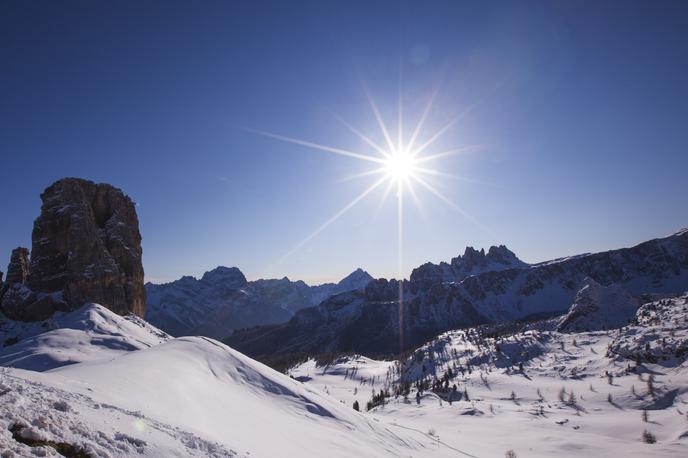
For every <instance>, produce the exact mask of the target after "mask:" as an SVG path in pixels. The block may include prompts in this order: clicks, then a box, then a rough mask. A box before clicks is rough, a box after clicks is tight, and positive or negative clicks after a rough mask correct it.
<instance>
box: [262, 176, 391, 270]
mask: <svg viewBox="0 0 688 458" xmlns="http://www.w3.org/2000/svg"><path fill="white" fill-rule="evenodd" d="M386 179H387V178H386V177H384V176H383V177H382V178H380V179H379V180H377V181H376V182H375V183H373V184H372V185H370V186H369V187H368V188H367V189H366V190H365V191H363V192H362V193H360V194H359V195H358V196H356V197H355V198H354V199H353V200H352V201H351V202H349V203H348V204H346V205H345V206H344V207H342V208H341V209H340V210H339V211H338V212H337V213H335V214H334V215H332V216H331V217H330V219H328V220H327V221H325V222H324V223H323V224H321V225H320V226H318V228H317V229H315V230H314V231H313V232H311V233H310V234H309V235H308V236H307V237H306V238H304V239H303V240H301V241H300V242H299V243H297V244H296V245H295V246H294V247H293V248H292V249H291V250H289V251H288V252H286V253H285V254H284V255H282V257H280V258H279V259H278V260H277V261H275V262H274V263H273V264H272V265H271V266H270V267H269V268H268V269H266V270H268V271H269V270H272V268H273V267H275V266H277V265H279V264H281V263H282V262H284V260H286V259H287V258H289V257H290V256H291V255H293V254H294V253H296V252H297V251H299V250H300V249H301V248H302V247H303V246H304V245H305V244H307V243H308V242H310V241H311V240H313V239H314V238H315V237H316V236H317V235H318V234H320V233H321V232H322V231H324V230H325V229H327V227H328V226H330V225H331V224H332V223H334V222H335V221H337V220H338V219H339V218H340V217H341V216H342V215H343V214H344V213H346V212H348V211H349V210H351V209H352V208H353V207H354V206H355V205H356V204H357V203H359V202H360V201H361V200H363V198H364V197H365V196H367V195H368V194H370V193H371V192H373V191H374V190H375V188H377V187H378V186H380V185H381V184H382V183H384V182H385V181H386Z"/></svg>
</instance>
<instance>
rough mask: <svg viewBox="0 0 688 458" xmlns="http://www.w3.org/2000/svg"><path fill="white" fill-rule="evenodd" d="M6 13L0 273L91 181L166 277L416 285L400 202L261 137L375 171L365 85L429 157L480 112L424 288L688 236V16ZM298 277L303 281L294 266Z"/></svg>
mask: <svg viewBox="0 0 688 458" xmlns="http://www.w3.org/2000/svg"><path fill="white" fill-rule="evenodd" d="M482 3H485V2H471V3H463V2H456V1H451V2H382V1H375V2H369V1H366V2H354V1H346V2H339V3H338V4H337V3H334V2H274V3H271V2H216V3H214V2H167V1H165V2H154V1H146V2H104V1H102V2H100V1H97V2H91V1H89V2H69V1H67V2H52V1H43V2H34V1H3V2H1V3H0V132H1V134H0V197H1V199H2V204H1V205H0V208H2V216H1V217H0V220H1V228H0V265H1V266H2V267H0V270H3V271H4V270H5V266H6V262H7V261H8V260H9V253H10V250H11V249H12V248H13V247H15V246H18V245H23V246H30V237H31V228H32V223H33V220H34V218H35V217H36V216H37V215H38V212H39V208H40V199H39V194H40V192H41V191H42V190H43V189H44V188H45V187H46V186H47V185H49V184H50V183H51V182H52V181H54V180H56V179H58V178H61V177H64V176H78V177H83V178H88V179H91V180H94V181H99V182H108V183H112V184H114V185H116V186H118V187H121V188H122V189H123V190H124V191H125V192H126V193H127V194H129V195H130V196H131V197H132V198H133V199H134V200H135V201H136V202H137V204H138V214H139V219H140V223H141V233H142V236H143V249H144V267H145V270H146V275H147V280H151V281H167V280H172V279H175V278H178V277H180V276H181V275H185V274H191V275H197V276H198V275H200V274H202V273H203V272H204V271H205V270H208V269H211V268H213V267H215V266H217V265H220V264H221V265H228V266H232V265H235V266H238V267H240V268H241V269H242V271H244V273H245V274H246V275H247V277H249V278H257V277H263V276H267V277H281V276H284V275H287V276H289V277H290V278H293V279H304V280H306V281H309V282H316V283H317V282H319V281H324V280H334V279H338V278H340V277H342V276H343V275H345V274H347V273H348V272H350V271H352V270H353V269H354V268H356V267H358V266H361V267H363V268H365V269H366V270H368V271H369V272H370V273H371V274H373V275H375V276H388V277H389V276H395V275H396V274H397V252H398V247H397V238H396V204H395V201H394V199H393V198H391V199H388V200H387V201H386V204H384V205H383V206H382V207H380V201H381V196H382V194H383V191H382V190H380V191H379V192H374V193H372V194H371V195H370V196H369V197H368V198H367V199H364V200H363V201H361V202H360V203H359V204H358V205H357V206H356V207H354V208H352V209H351V210H350V211H349V212H347V213H346V214H344V215H343V216H342V217H341V218H340V219H339V220H337V221H336V222H335V223H334V224H332V225H331V226H329V227H328V228H327V229H325V230H324V231H322V232H321V233H320V234H318V236H316V237H315V238H313V239H312V240H311V241H310V242H309V243H306V244H305V245H304V246H303V247H302V248H301V249H300V250H298V251H296V252H295V253H294V254H292V255H291V256H289V257H287V258H286V259H282V260H281V261H280V258H282V257H283V256H284V254H285V253H288V252H289V251H290V250H291V249H292V248H293V247H294V246H295V245H297V244H298V243H299V242H300V241H301V240H303V239H304V238H305V237H306V236H308V235H309V234H310V233H312V232H313V230H315V229H316V228H317V227H318V226H320V225H321V224H322V223H323V222H325V221H326V220H327V219H328V218H330V217H331V216H332V215H333V214H334V213H336V212H337V211H338V210H339V209H340V208H342V207H343V206H345V205H346V204H347V203H348V202H349V201H351V200H352V199H353V198H355V197H356V196H357V195H358V194H359V193H360V192H361V191H362V190H363V189H365V188H366V187H367V186H369V185H370V184H371V183H372V181H373V180H374V177H364V178H359V179H356V180H344V178H346V177H348V176H350V175H353V174H356V173H359V172H362V171H365V170H367V169H369V168H370V166H369V164H366V163H363V162H361V161H357V160H353V159H350V158H346V157H341V156H335V155H332V154H328V153H324V152H319V151H315V150H311V149H307V148H304V147H300V146H297V145H293V144H287V143H284V142H280V141H277V140H274V139H270V138H265V137H262V136H259V135H256V134H253V133H250V132H247V131H246V130H242V129H241V128H240V127H248V128H253V129H261V130H265V131H270V132H275V133H280V134H285V135H290V136H293V137H298V138H302V139H305V140H309V141H314V142H318V143H323V144H328V145H332V146H336V147H341V148H347V149H354V150H356V151H361V152H363V153H366V154H367V153H372V152H373V151H372V150H371V149H370V148H368V147H366V145H365V143H363V142H362V141H361V140H360V139H359V138H357V137H356V136H355V135H353V134H352V133H351V132H350V131H348V130H347V129H346V128H345V127H344V126H343V125H342V124H340V123H339V122H338V121H337V120H336V119H335V117H333V115H332V113H333V112H334V113H336V114H337V115H339V116H341V117H343V118H344V119H346V120H347V121H348V122H349V123H351V124H353V125H355V126H356V127H357V128H358V129H360V130H361V131H363V132H365V133H366V134H369V135H370V136H371V137H373V138H374V139H375V140H376V141H380V142H382V137H381V135H380V132H379V129H378V128H377V125H376V123H375V118H374V117H373V115H372V113H371V109H370V106H369V105H368V102H367V100H366V97H365V93H364V91H363V89H362V82H365V84H366V85H367V86H368V87H369V90H370V93H371V94H372V95H373V97H374V98H375V100H376V102H377V103H378V105H379V106H380V111H381V113H382V115H383V117H384V118H385V119H386V120H388V121H389V122H390V124H394V120H395V117H396V110H397V105H396V99H397V93H398V91H399V81H400V75H401V81H403V86H402V96H403V97H402V98H403V106H404V113H405V116H404V119H405V120H406V121H407V125H405V127H404V128H405V129H407V130H410V129H411V128H412V125H413V123H414V122H415V120H416V119H417V118H418V117H419V115H420V113H421V111H422V108H423V107H424V106H425V104H426V103H427V101H428V99H429V97H430V94H431V93H432V92H433V91H434V90H435V89H436V88H437V87H440V92H439V96H438V98H437V101H436V104H435V107H434V110H433V111H432V113H431V115H430V117H429V118H428V122H427V124H426V129H424V131H423V134H422V135H421V137H423V136H424V137H425V138H427V137H429V136H431V135H432V134H433V133H434V130H437V129H439V128H440V127H441V126H442V125H443V124H444V123H446V122H447V121H448V120H450V119H452V118H453V117H454V116H457V115H459V114H461V113H464V112H465V111H466V110H467V109H468V108H469V107H472V108H471V109H470V110H469V111H468V112H467V113H466V115H465V116H464V117H462V118H461V120H460V122H458V123H457V124H455V125H454V126H453V127H452V128H451V129H449V130H448V131H447V132H446V134H445V135H444V136H443V137H442V138H441V139H440V140H438V141H437V143H436V144H435V145H433V146H434V148H433V149H435V150H437V151H440V150H442V149H447V148H451V147H460V146H466V145H476V144H477V145H481V149H480V150H478V151H475V152H471V153H467V154H463V155H458V156H454V157H448V158H444V159H442V160H438V161H436V162H434V163H433V164H432V166H433V167H434V168H436V169H439V170H442V171H443V172H446V173H451V174H458V175H461V176H464V177H468V178H471V179H472V180H474V181H476V182H472V181H466V180H456V179H451V178H440V177H437V178H435V179H433V181H432V183H433V185H435V186H436V187H437V189H439V190H441V191H442V192H443V193H444V194H445V195H446V196H447V197H449V198H450V199H451V200H452V201H453V202H455V203H456V205H457V206H459V207H461V208H462V209H463V210H465V211H466V212H467V213H470V214H471V215H472V216H473V217H474V218H475V219H476V220H478V221H480V223H482V225H483V226H485V227H486V228H487V231H486V230H484V229H483V228H481V227H479V226H477V225H475V224H473V223H472V222H471V221H469V220H467V219H466V218H464V217H463V216H462V215H461V214H460V213H458V212H457V211H455V210H454V209H452V208H451V207H450V206H448V205H446V204H445V203H444V202H442V201H441V200H439V199H437V198H436V197H435V196H434V195H432V194H431V193H430V192H427V191H426V190H424V189H422V188H417V193H418V198H419V201H420V204H421V206H420V208H417V207H416V206H415V205H414V204H413V202H412V201H410V200H407V205H406V206H405V215H404V230H405V235H404V263H403V272H404V275H408V274H409V273H410V270H411V269H412V268H413V267H415V266H417V265H419V264H422V263H424V262H427V261H433V262H438V261H440V260H449V259H450V258H451V257H453V256H455V255H456V254H458V253H462V252H463V249H464V247H465V246H466V245H472V246H475V247H486V248H487V247H489V246H490V245H492V244H496V243H504V244H506V245H507V246H509V247H510V248H511V249H512V250H513V251H514V252H516V254H517V255H519V256H520V257H521V258H522V259H524V260H526V261H529V262H536V261H542V260H546V259H550V258H554V257H560V256H566V255H571V254H576V253H581V252H591V251H599V250H606V249H612V248H618V247H622V246H629V245H632V244H635V243H637V242H640V241H643V240H646V239H650V238H654V237H658V236H662V235H666V234H668V233H672V232H675V231H676V230H678V229H680V228H681V227H685V226H688V192H687V189H688V185H687V183H688V149H687V146H686V145H688V3H687V2H685V1H661V2H650V1H647V2H639V3H634V2H617V1H611V2H606V3H605V2H593V1H585V2H584V1H581V2H577V1H572V2H489V3H490V5H489V7H485V6H484V5H481V4H482ZM278 261H279V262H278Z"/></svg>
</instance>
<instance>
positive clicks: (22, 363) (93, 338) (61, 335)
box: [0, 304, 169, 371]
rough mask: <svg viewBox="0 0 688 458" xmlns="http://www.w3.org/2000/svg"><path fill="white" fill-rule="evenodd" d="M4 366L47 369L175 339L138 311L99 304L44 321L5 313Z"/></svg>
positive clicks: (1, 351) (0, 323)
mask: <svg viewBox="0 0 688 458" xmlns="http://www.w3.org/2000/svg"><path fill="white" fill-rule="evenodd" d="M0 328H1V329H2V331H3V335H4V336H5V338H4V342H5V343H4V347H3V348H1V349H0V365H2V366H9V367H16V368H21V369H30V370H34V371H45V370H50V369H54V368H56V367H59V366H63V365H68V364H76V363H80V362H85V361H94V360H102V359H110V358H113V357H115V356H118V355H121V354H123V353H127V352H130V351H133V350H140V349H143V348H149V347H152V346H154V345H158V344H159V343H162V342H164V341H166V340H167V339H169V336H168V335H167V334H165V333H164V332H162V331H160V330H159V329H157V328H155V327H153V326H151V325H150V324H148V323H146V322H145V321H144V320H142V319H141V318H139V317H137V316H135V315H127V316H125V317H122V316H120V315H117V314H116V313H114V312H112V311H110V310H108V309H106V308H105V307H103V306H101V305H98V304H86V305H84V306H83V307H81V308H79V309H77V310H75V311H73V312H68V313H57V314H55V315H54V316H53V317H52V318H51V319H50V320H46V321H44V322H22V321H12V320H8V319H6V318H4V317H3V318H2V321H0Z"/></svg>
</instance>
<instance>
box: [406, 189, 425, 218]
mask: <svg viewBox="0 0 688 458" xmlns="http://www.w3.org/2000/svg"><path fill="white" fill-rule="evenodd" d="M404 184H405V185H406V189H407V190H408V193H409V194H410V195H411V198H412V199H413V203H414V204H415V206H416V208H417V209H418V211H419V212H420V214H421V216H422V217H423V219H426V215H425V210H424V209H423V206H422V205H421V203H420V199H419V198H418V193H416V190H415V189H414V188H413V186H412V185H411V182H410V180H408V179H407V180H404Z"/></svg>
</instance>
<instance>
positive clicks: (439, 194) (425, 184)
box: [413, 176, 497, 239]
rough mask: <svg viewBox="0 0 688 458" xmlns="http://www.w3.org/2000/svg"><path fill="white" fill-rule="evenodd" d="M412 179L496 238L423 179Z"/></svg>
mask: <svg viewBox="0 0 688 458" xmlns="http://www.w3.org/2000/svg"><path fill="white" fill-rule="evenodd" d="M413 179H414V180H416V182H418V183H419V184H420V185H421V186H423V187H424V188H425V189H427V190H428V191H430V192H431V193H433V194H434V195H435V196H436V197H437V198H439V199H440V200H441V201H443V202H444V203H445V204H447V205H449V206H450V207H451V208H453V209H454V210H456V211H457V212H459V213H460V214H461V216H463V217H464V218H466V219H467V220H468V221H470V222H471V223H473V224H475V225H476V226H477V227H479V228H480V229H482V230H483V231H485V233H487V234H489V235H490V237H492V238H495V239H496V238H497V237H496V236H495V235H494V234H493V233H492V231H490V230H489V229H488V228H487V227H485V225H483V224H482V223H481V222H480V221H478V220H477V219H475V218H474V217H472V216H471V215H470V214H468V213H466V211H464V210H463V209H462V208H461V207H459V206H458V205H456V204H455V203H454V202H453V201H452V200H451V199H450V198H448V197H447V196H445V195H444V194H442V193H441V192H440V191H438V190H437V189H435V188H434V187H433V186H432V185H431V184H430V183H428V182H427V181H425V180H423V179H422V178H420V177H419V176H413Z"/></svg>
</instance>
